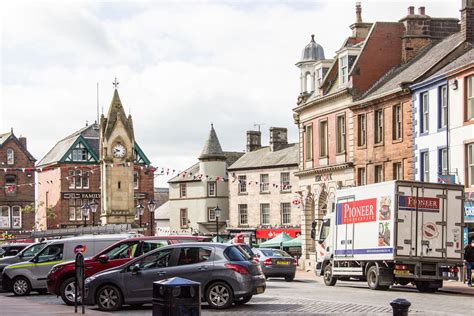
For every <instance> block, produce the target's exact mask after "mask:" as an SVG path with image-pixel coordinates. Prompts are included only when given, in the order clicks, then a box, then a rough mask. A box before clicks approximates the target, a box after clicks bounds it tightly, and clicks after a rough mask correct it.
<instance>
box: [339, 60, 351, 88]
mask: <svg viewBox="0 0 474 316" xmlns="http://www.w3.org/2000/svg"><path fill="white" fill-rule="evenodd" d="M339 69H340V79H341V86H345V85H346V84H347V81H349V65H348V56H347V55H346V56H344V57H341V58H339Z"/></svg>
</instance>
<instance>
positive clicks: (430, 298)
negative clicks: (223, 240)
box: [0, 272, 474, 316]
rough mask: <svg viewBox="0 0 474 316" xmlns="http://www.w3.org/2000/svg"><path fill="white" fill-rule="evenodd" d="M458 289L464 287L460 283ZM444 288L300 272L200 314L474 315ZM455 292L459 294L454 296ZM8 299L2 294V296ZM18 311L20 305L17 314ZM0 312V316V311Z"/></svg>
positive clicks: (49, 300) (465, 294)
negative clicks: (382, 287) (402, 309)
mask: <svg viewBox="0 0 474 316" xmlns="http://www.w3.org/2000/svg"><path fill="white" fill-rule="evenodd" d="M460 285H461V286H462V284H460ZM449 291H450V292H448V291H447V290H445V291H442V292H438V293H434V294H425V293H419V292H418V291H417V290H416V289H414V288H413V287H401V286H400V287H393V288H392V289H390V290H389V291H372V290H369V289H368V288H367V285H366V283H362V282H338V283H337V284H336V286H334V287H326V286H325V285H324V284H323V282H322V280H321V279H320V278H316V277H314V275H312V274H310V273H304V272H302V273H298V275H297V279H296V280H295V281H294V282H285V281H284V280H278V279H270V280H268V282H267V290H266V292H265V293H264V294H261V295H256V296H254V298H253V299H252V300H251V301H250V302H249V303H248V304H246V305H244V306H234V307H232V308H231V309H229V310H225V311H215V310H211V309H209V308H208V307H207V306H206V305H205V304H203V307H202V314H203V315H206V316H207V315H209V316H220V315H223V316H228V315H236V316H239V315H345V314H346V315H392V309H391V307H390V302H391V301H393V300H394V299H396V298H405V299H407V300H408V301H410V302H411V304H412V306H411V308H410V314H414V315H473V311H474V288H472V289H468V288H465V287H460V286H458V287H457V288H456V287H451V289H449ZM456 292H458V293H456ZM4 296H8V297H10V296H11V295H9V294H6V293H1V294H0V305H1V303H2V297H4ZM15 300H18V302H19V304H18V305H20V304H21V303H20V301H23V302H25V301H26V302H29V303H32V302H34V303H41V304H43V305H42V306H44V307H45V308H44V310H47V309H48V308H54V309H55V310H58V309H60V308H61V309H63V310H64V311H66V312H68V311H70V310H71V308H70V307H67V306H64V305H62V302H61V300H60V299H58V298H56V297H55V296H52V295H31V296H29V297H27V298H15ZM20 308H21V307H20V306H19V307H18V311H20V310H19V309H20ZM90 312H92V311H90ZM151 313H152V312H151V306H149V305H148V306H147V305H145V306H143V307H141V308H139V309H134V308H131V307H127V306H126V307H124V309H123V310H121V311H118V312H115V313H113V314H114V315H133V316H139V315H140V316H141V315H148V316H149V315H151ZM0 314H2V313H1V312H0ZM23 315H27V314H25V313H23Z"/></svg>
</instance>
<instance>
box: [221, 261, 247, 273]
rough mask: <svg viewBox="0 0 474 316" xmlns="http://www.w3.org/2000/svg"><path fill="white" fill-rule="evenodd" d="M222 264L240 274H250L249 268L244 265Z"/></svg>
mask: <svg viewBox="0 0 474 316" xmlns="http://www.w3.org/2000/svg"><path fill="white" fill-rule="evenodd" d="M224 266H225V267H226V268H227V269H230V270H234V271H235V272H237V273H240V274H250V272H249V270H248V269H247V268H246V267H244V266H241V265H238V264H232V263H226V264H225V265H224Z"/></svg>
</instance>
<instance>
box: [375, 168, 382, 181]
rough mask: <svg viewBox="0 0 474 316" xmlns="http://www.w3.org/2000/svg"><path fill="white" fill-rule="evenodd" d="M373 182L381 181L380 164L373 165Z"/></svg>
mask: <svg viewBox="0 0 474 316" xmlns="http://www.w3.org/2000/svg"><path fill="white" fill-rule="evenodd" d="M374 182H375V183H379V182H383V167H382V165H378V166H375V181H374Z"/></svg>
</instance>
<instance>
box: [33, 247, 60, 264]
mask: <svg viewBox="0 0 474 316" xmlns="http://www.w3.org/2000/svg"><path fill="white" fill-rule="evenodd" d="M63 246H64V245H63V244H54V245H49V246H47V247H45V248H44V249H43V250H41V251H40V252H39V253H38V255H37V256H36V258H37V260H36V262H37V263H40V262H50V261H57V260H61V259H62V258H63Z"/></svg>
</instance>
